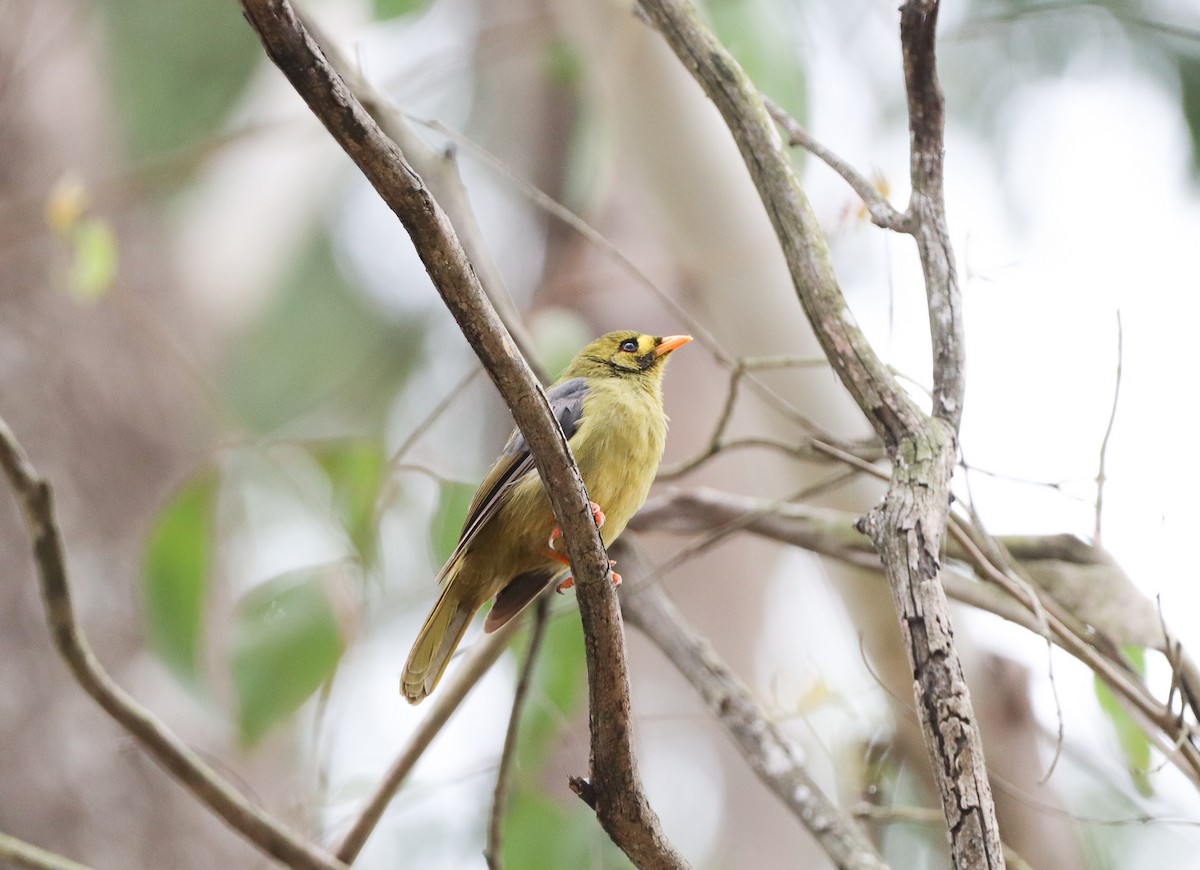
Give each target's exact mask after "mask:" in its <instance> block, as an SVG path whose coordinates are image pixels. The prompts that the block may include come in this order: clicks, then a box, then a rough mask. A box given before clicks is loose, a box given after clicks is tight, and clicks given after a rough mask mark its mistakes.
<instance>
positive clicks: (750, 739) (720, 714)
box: [615, 541, 887, 870]
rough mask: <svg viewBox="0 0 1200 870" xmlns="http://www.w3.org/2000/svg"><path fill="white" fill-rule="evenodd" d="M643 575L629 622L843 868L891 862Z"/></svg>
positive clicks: (630, 603) (632, 587)
mask: <svg viewBox="0 0 1200 870" xmlns="http://www.w3.org/2000/svg"><path fill="white" fill-rule="evenodd" d="M615 547H619V548H621V550H622V561H621V564H622V565H625V566H629V565H631V564H634V565H637V564H638V562H639V558H638V556H637V555H636V553H635V548H634V547H633V546H630V545H628V544H627V542H625V541H621V542H618V543H617V544H616V545H615ZM638 580H640V578H635V582H632V583H629V584H627V588H626V590H625V598H624V605H625V613H626V616H627V618H628V619H629V623H630V624H631V625H633V626H636V627H637V628H638V630H639V631H641V632H642V634H644V635H646V637H648V638H649V639H650V640H651V641H653V642H654V644H655V645H656V646H657V647H658V648H659V650H660V651H662V653H663V654H664V655H665V656H666V657H667V658H668V659H670V660H671V663H672V664H674V665H675V667H676V668H677V669H678V670H679V672H680V673H681V674H683V676H684V677H685V678H686V679H687V680H688V682H690V683H691V684H692V686H693V688H695V690H696V692H697V693H698V694H699V695H700V697H701V698H703V699H704V702H705V703H706V704H707V705H708V707H709V709H710V710H712V712H713V715H715V716H716V717H717V719H718V721H720V723H721V725H722V726H724V728H725V730H726V732H727V733H728V734H729V737H730V739H731V740H732V741H733V742H734V744H735V745H736V746H737V748H738V751H739V752H741V753H742V757H743V758H744V759H745V760H746V763H747V764H749V765H750V768H751V769H752V770H753V771H754V773H755V774H756V775H757V776H758V778H759V779H760V780H761V781H762V782H763V783H764V784H765V785H766V786H767V787H768V788H769V789H771V791H773V792H774V793H775V795H776V796H777V797H778V798H779V799H780V800H781V801H783V803H784V805H785V806H787V808H788V809H789V810H791V811H792V813H794V814H795V816H796V818H798V819H799V820H800V822H801V823H802V824H803V825H804V827H805V828H807V829H808V831H809V833H811V834H812V835H813V837H814V838H815V839H816V840H817V843H818V844H820V846H821V848H822V849H824V850H825V852H826V854H828V855H829V857H830V859H831V860H832V861H833V862H834V864H835V865H836V866H837V867H839V868H845V870H883V868H886V867H887V865H886V864H885V863H884V861H883V858H881V857H880V855H879V853H878V852H877V851H876V850H875V847H874V846H873V845H872V844H871V841H870V840H869V839H868V838H867V836H866V834H865V833H864V832H863V831H862V830H861V829H860V828H859V827H858V825H856V824H855V823H854V821H853V820H851V819H850V818H849V817H848V816H847V815H846V814H844V813H843V812H842V811H841V810H839V809H838V807H837V805H836V804H834V803H833V802H832V801H831V800H830V799H829V798H828V797H826V796H825V793H824V792H823V791H822V790H821V787H820V786H819V785H818V784H817V782H816V781H815V780H814V779H813V778H812V777H811V775H810V774H809V773H808V769H807V768H806V767H805V765H804V762H803V757H804V753H803V751H802V750H801V749H800V748H799V747H797V746H796V745H795V744H794V743H793V742H792V741H791V740H789V739H788V738H787V737H785V736H784V734H783V733H782V732H781V731H780V730H779V728H778V727H777V726H776V725H775V723H774V722H772V721H771V720H770V719H769V718H768V717H767V715H766V713H765V712H764V711H763V710H762V708H761V707H760V706H759V705H758V703H757V702H756V701H755V700H754V697H753V695H751V693H750V690H749V689H748V688H746V686H745V684H744V683H742V681H741V680H740V679H738V677H737V675H736V674H734V673H733V671H731V670H730V669H729V666H728V665H726V664H725V662H723V661H722V660H721V658H720V657H719V656H718V655H717V653H716V651H715V650H713V648H712V646H711V645H709V643H708V641H706V640H704V639H703V638H702V637H700V635H698V634H697V633H696V631H695V630H694V629H693V628H692V627H691V626H689V625H688V624H687V622H686V621H685V620H684V619H683V617H682V616H681V615H680V614H679V612H678V611H677V610H676V609H675V606H674V605H673V604H672V603H671V602H670V600H669V599H668V598H667V596H666V594H665V593H663V591H662V589H661V588H660V587H659V586H658V585H657V584H651V583H645V582H637V581H638Z"/></svg>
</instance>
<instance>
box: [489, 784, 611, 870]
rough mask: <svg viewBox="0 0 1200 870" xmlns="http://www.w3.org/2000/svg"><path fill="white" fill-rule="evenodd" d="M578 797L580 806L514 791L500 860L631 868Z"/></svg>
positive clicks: (526, 864) (546, 865)
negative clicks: (571, 807)
mask: <svg viewBox="0 0 1200 870" xmlns="http://www.w3.org/2000/svg"><path fill="white" fill-rule="evenodd" d="M565 787H566V786H565V785H564V788H565ZM576 802H577V803H578V804H579V807H580V809H579V810H570V809H566V808H564V807H563V806H562V805H561V804H560V803H558V802H556V801H553V800H551V799H550V798H548V797H545V796H543V795H541V794H539V793H537V792H535V791H532V790H524V789H522V790H520V791H518V792H517V793H516V794H514V795H513V798H512V802H511V804H510V809H509V814H508V818H507V819H506V820H505V824H504V841H503V847H504V865H505V866H506V867H513V868H518V867H520V868H551V867H554V868H558V867H588V868H592V870H608V868H611V870H625V868H628V867H632V866H633V865H632V864H630V863H629V859H628V858H626V857H625V855H624V853H623V852H621V850H620V849H618V848H617V847H616V846H615V845H614V844H613V842H612V840H610V839H608V837H607V836H606V835H605V834H604V832H603V831H602V830H600V828H599V826H597V824H596V817H595V814H594V813H593V812H592V811H591V810H590V809H588V808H587V805H586V804H584V803H583V801H579V800H577V801H576Z"/></svg>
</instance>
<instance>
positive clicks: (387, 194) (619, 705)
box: [242, 0, 686, 867]
mask: <svg viewBox="0 0 1200 870" xmlns="http://www.w3.org/2000/svg"><path fill="white" fill-rule="evenodd" d="M242 7H243V9H244V10H245V14H246V18H247V20H248V21H249V22H250V24H251V26H252V27H253V28H254V30H255V32H256V33H257V34H258V36H259V39H260V40H261V41H262V44H263V47H264V48H265V49H266V52H267V55H268V56H269V57H270V58H271V60H272V61H273V62H274V63H275V65H276V66H278V67H279V69H280V70H281V71H282V72H283V74H284V75H285V76H287V78H288V80H289V81H290V82H291V83H292V86H293V87H294V88H295V89H296V91H297V93H299V94H300V96H301V97H302V98H303V99H304V101H305V102H306V103H307V104H308V106H309V108H310V109H312V111H313V113H314V114H315V115H316V116H317V118H318V119H320V121H321V123H322V124H324V125H325V128H326V129H327V130H328V131H329V132H330V134H331V135H332V136H333V137H334V139H335V140H336V141H337V142H338V144H339V145H341V147H342V148H343V149H344V150H345V151H346V153H347V155H348V156H349V157H350V158H351V159H352V160H353V161H354V162H355V164H356V165H357V166H358V168H359V169H360V170H361V171H362V172H363V174H364V175H365V176H366V177H367V180H368V181H369V182H370V183H371V184H372V186H373V187H374V188H375V190H376V191H377V192H378V193H379V195H380V197H381V198H382V199H383V201H384V202H385V203H387V205H388V207H389V208H391V209H392V211H393V212H394V213H395V214H396V216H397V217H398V218H399V219H400V221H401V223H403V225H404V227H405V229H406V230H407V232H408V234H409V236H410V238H411V239H412V241H413V245H414V246H415V248H416V250H417V254H418V256H420V258H421V261H422V263H424V265H425V268H426V271H427V272H428V273H429V276H430V278H431V279H432V281H433V284H434V286H435V288H436V289H437V291H438V293H439V294H440V295H441V297H442V300H443V301H444V302H445V304H446V307H447V308H448V309H449V311H450V313H451V314H452V315H453V317H454V319H455V320H456V321H457V322H458V325H459V328H460V329H461V330H462V333H463V335H464V336H465V337H466V339H467V341H468V342H469V343H470V345H471V347H472V349H473V350H474V351H475V353H476V354H477V355H478V357H479V359H480V361H481V362H482V363H483V365H484V367H485V368H486V369H487V370H488V374H489V376H490V377H491V378H492V380H493V382H494V383H495V384H496V387H497V389H498V390H499V391H500V394H501V395H502V396H503V398H504V400H505V402H506V404H507V405H508V406H509V408H510V410H511V411H512V414H513V417H514V419H515V420H516V423H517V426H518V427H519V428H520V430H521V432H522V434H523V435H524V436H525V439H526V442H527V443H528V444H529V447H530V452H531V453H532V455H533V458H534V461H535V463H536V464H537V467H538V471H539V472H540V474H541V475H542V479H543V481H544V482H545V484H546V488H547V491H548V492H549V495H550V501H551V504H552V506H553V508H554V514H555V517H556V519H557V521H558V525H559V527H560V528H561V529H562V531H563V538H564V541H565V543H566V550H567V555H568V556H569V557H570V561H571V567H572V571H573V572H574V576H575V580H576V584H577V587H578V601H579V612H580V617H581V619H582V621H583V627H584V637H585V647H586V653H587V665H588V692H589V695H588V701H589V714H590V715H589V719H590V726H591V735H592V741H591V747H592V758H591V785H592V789H593V790H594V793H595V794H596V802H595V808H596V814H597V817H598V818H599V820H600V823H601V825H603V827H604V829H605V830H606V831H607V832H608V834H609V835H610V836H611V837H612V838H613V840H614V842H616V843H617V845H618V846H620V847H621V848H622V849H623V850H624V851H625V852H626V854H628V855H629V857H630V858H631V859H632V860H633V861H634V863H635V864H637V865H638V866H642V867H682V866H686V865H685V862H684V861H683V859H682V857H681V856H680V855H679V854H678V852H676V851H675V849H674V847H672V846H671V844H670V843H669V842H668V841H667V840H666V838H665V837H664V836H663V834H662V831H661V828H660V826H659V823H658V818H657V816H655V814H654V812H653V810H651V809H650V806H649V803H648V802H647V800H646V797H645V794H644V791H643V789H642V786H641V780H640V777H639V776H638V773H637V761H636V758H635V757H634V753H633V738H632V723H631V715H630V706H629V674H628V668H627V664H626V656H625V637H624V632H623V630H622V626H621V618H620V611H619V609H618V606H617V597H616V593H615V592H614V590H613V588H612V583H611V580H610V579H609V578H610V572H609V564H608V557H607V555H606V554H605V552H604V547H603V545H602V544H601V542H600V535H599V532H598V530H597V528H596V525H595V522H594V520H593V519H592V515H591V511H590V509H589V508H588V498H587V494H586V492H585V491H584V487H583V481H582V479H581V478H580V476H579V469H578V468H577V467H576V466H575V463H574V461H573V460H572V459H571V457H570V451H569V449H568V447H567V442H566V439H565V438H564V437H563V433H562V429H561V428H560V427H559V425H558V423H557V421H556V420H555V419H554V417H553V416H552V415H551V413H550V408H549V405H548V404H547V402H546V396H545V393H544V392H543V391H542V390H541V388H540V386H539V385H538V383H537V380H536V378H534V376H533V373H532V372H531V371H530V369H529V366H528V364H527V363H526V362H525V360H524V358H523V357H522V356H521V355H520V353H519V352H518V350H517V348H516V346H515V344H514V342H513V340H512V338H511V337H510V336H509V334H508V332H507V331H506V330H505V329H504V326H503V324H502V323H501V322H500V320H499V318H498V317H497V315H496V313H495V310H494V309H493V308H492V306H491V304H490V303H489V302H488V300H487V297H486V296H485V295H484V293H483V290H482V288H481V287H480V285H479V281H478V279H477V277H476V275H475V272H474V270H473V269H472V267H471V265H470V263H469V262H468V261H467V258H466V255H465V254H464V252H463V249H462V246H461V245H460V244H459V241H458V238H457V236H456V235H455V233H454V229H453V227H452V226H451V225H450V222H449V221H448V219H447V218H446V215H445V214H444V212H443V211H442V209H441V208H440V206H439V205H438V204H437V202H436V201H435V200H434V198H433V196H432V195H431V194H430V192H429V190H428V189H427V188H426V186H425V184H424V182H423V181H422V180H421V178H420V176H419V175H418V174H417V173H416V172H415V171H414V170H413V169H412V167H411V166H410V165H409V164H408V163H407V162H406V161H405V159H404V155H403V154H401V152H400V149H399V148H398V147H397V146H396V144H395V143H394V142H393V141H392V140H391V139H389V138H388V137H387V136H386V135H385V134H384V132H383V131H382V130H381V129H380V128H379V125H378V124H376V122H375V121H374V120H373V119H372V118H371V116H370V115H369V114H368V113H367V112H366V111H365V110H364V109H363V107H362V105H361V104H360V103H359V102H358V100H357V99H355V97H354V95H353V94H352V93H351V92H350V91H349V89H348V88H347V87H346V85H345V83H344V82H343V81H342V79H341V78H340V77H339V76H338V75H337V73H336V71H335V70H333V69H332V67H330V65H329V63H328V62H327V61H326V59H325V57H324V55H323V54H322V53H321V50H320V48H319V46H318V45H317V44H316V42H315V41H314V40H313V39H312V38H311V36H310V35H309V34H308V33H307V31H306V30H305V29H304V27H303V25H302V24H301V22H300V21H299V19H298V18H297V16H296V14H295V10H294V9H293V8H292V6H291V4H290V3H288V2H287V0H243V2H242Z"/></svg>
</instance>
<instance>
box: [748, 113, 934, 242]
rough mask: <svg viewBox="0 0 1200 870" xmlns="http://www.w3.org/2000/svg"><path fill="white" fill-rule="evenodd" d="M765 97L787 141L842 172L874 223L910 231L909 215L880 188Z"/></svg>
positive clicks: (835, 170) (879, 225)
mask: <svg viewBox="0 0 1200 870" xmlns="http://www.w3.org/2000/svg"><path fill="white" fill-rule="evenodd" d="M762 101H763V105H764V106H766V107H767V111H768V112H770V113H771V117H772V118H773V119H774V120H775V123H776V124H778V125H779V126H780V127H782V128H783V130H784V132H785V133H787V134H788V144H789V145H792V146H793V147H798V148H803V149H804V150H805V151H807V152H808V153H809V154H811V155H813V156H814V157H816V158H817V159H818V160H820V161H821V162H822V163H824V164H825V165H826V166H828V167H829V168H830V169H832V170H833V171H834V172H836V173H837V174H838V175H840V176H841V177H842V179H843V180H844V181H845V182H846V183H847V184H848V185H850V187H851V188H852V189H853V190H854V192H855V193H857V194H858V198H859V199H861V200H862V201H863V205H865V206H866V207H867V213H868V214H869V215H870V216H871V221H872V222H873V223H874V224H875V226H877V227H882V228H883V229H885V230H895V231H896V232H899V233H907V232H911V230H912V226H911V222H910V220H909V217H908V215H906V214H904V213H903V212H901V211H900V210H899V209H897V208H896V207H895V206H893V205H892V204H891V203H890V202H888V201H887V197H885V196H884V195H883V194H882V193H880V192H879V189H878V188H877V187H876V186H875V185H874V184H872V183H871V182H870V180H869V179H868V178H867V177H866V176H865V175H863V174H862V173H861V172H859V171H858V170H857V169H855V168H854V167H853V166H851V165H850V164H849V163H847V162H846V161H845V160H843V159H842V158H840V157H838V156H837V155H836V154H834V153H833V152H832V151H830V150H829V149H828V148H826V147H825V146H824V145H822V144H821V143H820V142H818V141H817V140H816V139H814V138H813V137H812V136H810V135H809V133H808V131H807V130H805V129H804V128H803V127H801V126H800V122H799V121H797V120H796V119H795V118H793V117H792V116H791V115H789V114H788V113H787V110H786V109H784V108H783V107H782V106H780V105H779V104H778V103H776V102H775V101H774V100H772V99H771V98H770V97H767V96H765V95H764V96H763V98H762Z"/></svg>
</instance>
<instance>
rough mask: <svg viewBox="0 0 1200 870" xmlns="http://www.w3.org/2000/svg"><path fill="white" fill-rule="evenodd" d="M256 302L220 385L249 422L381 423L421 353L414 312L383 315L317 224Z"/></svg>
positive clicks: (365, 428)
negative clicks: (268, 297) (264, 299)
mask: <svg viewBox="0 0 1200 870" xmlns="http://www.w3.org/2000/svg"><path fill="white" fill-rule="evenodd" d="M272 298H273V300H274V307H273V308H272V309H271V310H269V311H264V312H262V315H261V317H260V319H259V321H258V323H257V324H254V325H252V326H251V327H250V328H249V329H248V330H247V331H246V332H245V333H244V334H243V335H242V337H241V339H240V340H239V341H238V342H237V343H236V344H235V346H234V347H232V348H231V349H230V351H229V353H227V354H226V355H225V370H224V372H223V374H222V377H221V386H222V387H223V389H224V391H225V393H226V395H227V396H228V397H229V400H230V401H231V403H232V405H233V407H234V410H235V411H236V412H237V415H238V418H239V420H241V421H242V423H243V425H244V426H245V427H246V428H248V429H250V430H252V431H255V432H274V431H275V430H278V429H280V428H281V427H286V428H287V431H288V432H289V434H291V435H292V437H293V438H303V437H306V435H307V434H308V433H310V432H314V431H318V432H322V433H325V432H328V431H329V422H330V420H334V421H337V425H338V426H339V429H340V430H341V431H347V429H349V430H350V431H358V432H371V431H379V430H381V429H382V428H383V426H384V423H385V421H386V420H387V417H388V414H389V413H391V408H392V406H393V403H394V402H395V400H396V390H397V388H398V386H399V385H402V384H403V383H404V381H405V379H406V378H407V377H408V375H409V373H410V372H411V371H412V369H413V367H414V365H415V364H416V363H418V362H420V361H421V343H422V342H421V337H420V336H421V333H422V330H423V328H424V324H423V323H422V322H421V319H420V318H419V317H410V318H404V319H394V318H391V317H389V316H381V315H380V312H379V311H378V310H376V309H374V308H372V307H371V305H370V303H369V301H368V300H367V299H366V297H364V296H363V294H362V293H360V292H359V291H358V290H356V289H355V288H354V287H353V286H352V285H351V283H350V282H349V280H348V278H347V276H346V275H345V274H343V272H342V269H341V268H340V266H339V265H338V262H337V257H336V256H335V253H334V250H333V247H332V240H331V239H330V237H329V233H328V231H327V229H326V228H324V227H321V228H319V229H318V230H317V231H315V232H314V233H313V234H312V236H311V237H310V238H308V239H307V240H306V241H305V242H304V245H303V251H302V256H300V257H299V258H298V259H296V260H295V262H294V263H293V267H292V269H290V270H289V272H288V274H287V275H285V276H284V277H283V278H282V279H281V281H280V282H279V288H278V292H277V293H275V294H274V295H273V297H272Z"/></svg>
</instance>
